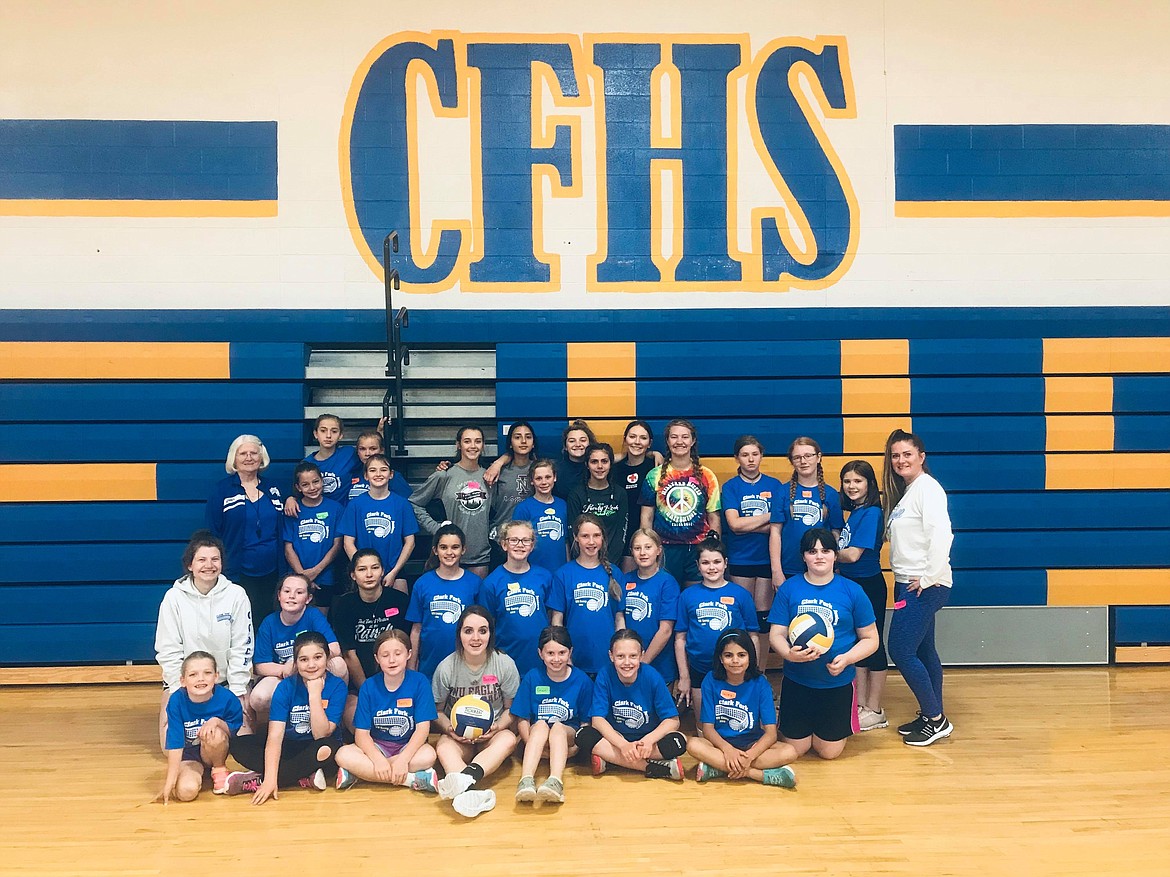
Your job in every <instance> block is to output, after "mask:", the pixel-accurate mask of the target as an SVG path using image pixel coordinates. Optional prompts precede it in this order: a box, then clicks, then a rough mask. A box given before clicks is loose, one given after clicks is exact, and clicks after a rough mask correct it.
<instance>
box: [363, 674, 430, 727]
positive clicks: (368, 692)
mask: <svg viewBox="0 0 1170 877" xmlns="http://www.w3.org/2000/svg"><path fill="white" fill-rule="evenodd" d="M377 684H378V678H377V677H373V678H370V679H367V680H366V681H365V682H363V683H362V687H361V688H360V689H359V690H358V699H357V709H356V710H355V711H354V714H353V726H354V728H355V729H357V728H360V729H361V730H363V731H368V730H370V728H371V727H372V726H373V723H374V706H373V700H374V689H373V688H372V687H371V686H374V685H377ZM427 699H428V700H430V698H429V697H428V698H427Z"/></svg>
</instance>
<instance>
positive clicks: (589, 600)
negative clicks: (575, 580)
mask: <svg viewBox="0 0 1170 877" xmlns="http://www.w3.org/2000/svg"><path fill="white" fill-rule="evenodd" d="M573 602H574V603H576V604H577V605H578V606H584V607H585V608H586V609H588V610H589V611H590V612H597V611H598V610H599V609H604V608H605V607H606V606H608V605H609V592H608V591H607V590H606V589H605V588H603V587H601V585H599V584H597V583H596V582H582V583H581V584H579V585H577V587H576V588H574V589H573Z"/></svg>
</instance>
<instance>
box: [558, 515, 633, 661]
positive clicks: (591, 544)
mask: <svg viewBox="0 0 1170 877" xmlns="http://www.w3.org/2000/svg"><path fill="white" fill-rule="evenodd" d="M573 532H574V533H576V537H575V538H574V540H573V553H574V555H576V557H575V559H574V560H570V561H569V562H568V563H566V564H565V565H564V566H562V567H561V568H560V569H558V570H557V571H556V572H555V573H553V577H552V587H551V588H550V589H549V595H548V608H549V609H551V610H552V623H553V624H554V625H562V624H563V625H564V626H565V627H567V628H568V629H569V635H570V636H572V638H573V642H574V643H576V656H575V659H574V661H575V663H576V665H577V666H578V667H580V668H581V669H582V670H584V671H585V672H586V673H588V674H589V675H590V677H592V676H595V675H596V674H597V673H598V672H600V671H601V669H602V668H603V667H605V665H606V663H607V661H606V644H607V643H608V642H609V638H610V636H612V635H613V632H614V631H615V630H619V629H621V628H622V627H624V626H625V619H624V618H622V591H621V588H620V587H619V586H618V583H617V580H616V579H615V578H614V575H613V567H612V566H611V565H610V562H609V560H608V558H607V557H606V554H605V547H606V546H605V531H604V530H603V529H602V526H601V521H599V520H598V519H597V517H596V516H594V515H589V514H585V515H581V516H580V517H579V518H577V520H576V521H574V522H573Z"/></svg>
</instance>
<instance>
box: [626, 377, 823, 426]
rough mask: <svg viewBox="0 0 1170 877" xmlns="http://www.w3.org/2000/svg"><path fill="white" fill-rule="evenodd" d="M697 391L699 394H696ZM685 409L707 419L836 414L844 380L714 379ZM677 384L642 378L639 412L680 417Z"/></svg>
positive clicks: (693, 396) (666, 416)
mask: <svg viewBox="0 0 1170 877" xmlns="http://www.w3.org/2000/svg"><path fill="white" fill-rule="evenodd" d="M696 393H697V394H698V395H696ZM690 398H691V400H693V401H688V402H687V403H686V407H687V409H688V410H691V411H701V412H702V413H703V414H704V415H705V416H707V417H737V418H742V417H759V416H760V415H761V414H763V413H765V412H767V413H772V414H780V415H783V416H785V417H796V416H800V417H832V416H839V415H840V413H841V380H840V379H839V378H836V379H825V378H776V379H771V380H768V379H743V380H726V379H716V380H709V381H704V382H703V384H702V388H701V389H699V388H698V387H695V388H693V391H692V393H691V394H690ZM680 401H681V400H680V398H679V385H678V384H676V383H674V382H673V381H648V380H640V381H638V413H639V414H640V415H641V416H642V417H647V418H663V417H665V418H672V417H678V416H679V415H680V411H679V409H680V407H681V406H680Z"/></svg>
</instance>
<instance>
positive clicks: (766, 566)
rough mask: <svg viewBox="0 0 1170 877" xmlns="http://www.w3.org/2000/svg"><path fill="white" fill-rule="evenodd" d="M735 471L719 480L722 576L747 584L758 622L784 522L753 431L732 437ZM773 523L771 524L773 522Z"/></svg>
mask: <svg viewBox="0 0 1170 877" xmlns="http://www.w3.org/2000/svg"><path fill="white" fill-rule="evenodd" d="M734 453H735V462H736V464H737V465H738V467H739V468H738V469H737V470H736V475H735V477H733V478H729V479H728V480H727V481H725V482H724V483H723V494H722V498H723V517H724V518H725V519H726V522H727V526H725V527H724V528H723V538H724V539H725V540H726V541H727V578H728V579H729V580H730V581H732V582H734V583H735V584H737V585H740V586H741V587H744V588H746V589H747V591H748V593H750V594H751V595H752V596H753V597H754V598H755V601H756V621H757V622H758V623H759V624H760V626H761V627H763V621H764V618H765V617H766V616H767V615H768V610H769V609H771V608H772V598H773V597H774V596H775V594H776V590H775V588H773V587H772V580H773V571H776V572H779V570H780V529H781V525H783V523H784V517H785V512H784V510H785V503H784V494H785V492H786V491H785V488H784V485H782V484H781V483H780V482H779V481H778V480H777V479H775V478H773V477H772V476H771V475H765V474H764V473H763V472H762V471H761V468H762V466H763V464H764V446H763V444H762V443H761V442H760V440H759V439H758V438H756V437H755V436H754V435H741V436H740V437H739V438H738V439H736V440H735V452H734ZM773 525H775V526H773ZM767 654H768V641H767V639H766V638H765V637H760V644H759V660H760V666H761V667H766V666H767V660H766V659H767Z"/></svg>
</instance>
